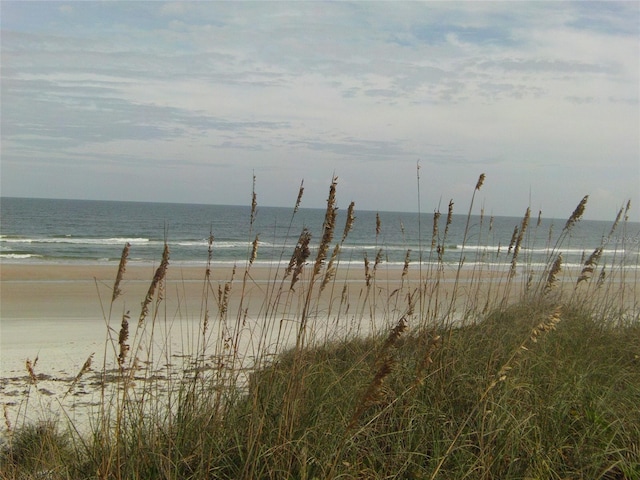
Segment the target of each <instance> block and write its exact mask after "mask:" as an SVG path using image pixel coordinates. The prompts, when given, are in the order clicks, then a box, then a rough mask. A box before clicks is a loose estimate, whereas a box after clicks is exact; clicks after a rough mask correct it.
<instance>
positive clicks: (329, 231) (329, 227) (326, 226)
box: [313, 177, 338, 277]
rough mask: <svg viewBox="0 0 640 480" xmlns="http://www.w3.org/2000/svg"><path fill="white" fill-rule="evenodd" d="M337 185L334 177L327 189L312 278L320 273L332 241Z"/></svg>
mask: <svg viewBox="0 0 640 480" xmlns="http://www.w3.org/2000/svg"><path fill="white" fill-rule="evenodd" d="M337 184H338V177H334V178H333V180H332V182H331V186H330V187H329V198H327V210H326V212H325V216H324V223H323V226H322V231H323V232H322V239H321V240H320V245H319V247H318V254H317V256H316V261H315V263H314V265H313V276H314V277H315V276H316V275H317V274H318V273H320V269H321V268H322V265H323V264H324V261H325V259H326V258H327V252H328V250H329V244H330V243H331V241H332V240H333V233H334V230H335V226H336V211H337V210H338V209H337V208H336V206H335V205H336V186H337Z"/></svg>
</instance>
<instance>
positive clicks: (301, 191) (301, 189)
mask: <svg viewBox="0 0 640 480" xmlns="http://www.w3.org/2000/svg"><path fill="white" fill-rule="evenodd" d="M303 193H304V179H303V180H302V181H301V182H300V189H299V190H298V198H296V206H295V207H293V213H294V214H295V213H297V212H298V209H299V208H300V202H301V201H302V194H303Z"/></svg>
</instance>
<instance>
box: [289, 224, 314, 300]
mask: <svg viewBox="0 0 640 480" xmlns="http://www.w3.org/2000/svg"><path fill="white" fill-rule="evenodd" d="M310 241H311V232H309V230H307V228H306V227H305V228H303V229H302V233H301V234H300V237H299V238H298V243H297V244H296V247H295V248H294V250H293V255H292V256H291V260H290V261H289V265H288V266H287V268H286V269H285V277H287V276H289V275H290V274H291V273H293V276H292V277H291V287H290V288H291V289H293V286H294V285H295V284H296V282H297V281H298V279H299V277H300V274H301V273H302V268H303V267H304V264H305V263H306V261H307V259H308V258H309V255H310V254H311V250H310V249H309V242H310Z"/></svg>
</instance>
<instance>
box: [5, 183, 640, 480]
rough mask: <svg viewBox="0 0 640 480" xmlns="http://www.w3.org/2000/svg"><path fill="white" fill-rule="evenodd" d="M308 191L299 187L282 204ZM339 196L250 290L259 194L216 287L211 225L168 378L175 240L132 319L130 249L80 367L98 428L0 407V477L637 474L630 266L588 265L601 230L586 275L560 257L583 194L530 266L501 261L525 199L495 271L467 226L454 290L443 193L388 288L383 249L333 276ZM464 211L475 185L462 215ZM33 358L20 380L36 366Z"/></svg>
mask: <svg viewBox="0 0 640 480" xmlns="http://www.w3.org/2000/svg"><path fill="white" fill-rule="evenodd" d="M484 180H485V177H484V175H482V176H481V177H480V178H479V179H478V182H477V184H476V187H475V189H474V196H475V192H477V191H478V190H480V188H482V186H483V183H484ZM302 194H303V187H302V185H301V187H300V192H299V195H298V199H297V201H296V206H295V208H294V209H293V212H292V215H295V214H296V212H297V209H298V206H299V204H300V199H301V197H302ZM336 195H337V179H333V181H332V182H331V185H330V189H329V197H328V200H327V209H326V215H325V222H324V225H323V227H322V231H321V232H314V234H317V235H318V238H319V239H320V240H319V243H318V245H315V246H312V245H310V243H311V238H312V237H311V233H310V232H308V231H306V230H303V231H302V232H301V233H300V234H299V236H298V234H294V235H292V237H293V238H294V240H292V242H291V243H292V245H291V246H290V251H289V252H284V251H283V259H286V258H287V257H288V256H290V261H289V262H288V266H284V265H286V264H287V261H286V260H285V261H284V262H282V264H283V267H282V268H276V269H274V270H273V273H272V276H271V278H270V280H269V281H268V283H267V284H266V286H262V289H261V291H262V292H263V295H262V297H261V298H259V299H255V298H252V297H251V295H250V294H249V293H247V292H249V291H250V288H249V287H250V286H251V284H252V275H251V272H252V268H255V267H254V264H253V260H254V259H255V258H256V255H259V246H258V245H259V244H258V241H257V237H256V236H255V233H254V232H253V231H252V226H253V220H254V218H255V212H256V205H257V203H256V195H255V192H253V194H252V210H251V218H250V219H249V232H248V237H249V238H250V239H251V247H250V249H249V251H248V252H247V261H246V263H245V264H244V265H243V266H238V267H237V268H236V269H234V272H233V274H232V276H231V277H230V278H228V279H226V280H225V281H220V282H217V283H216V282H214V281H213V280H212V276H211V272H212V268H213V267H212V263H211V259H212V252H213V251H214V249H215V241H214V238H213V235H211V236H210V243H209V255H208V261H207V265H206V267H205V268H204V271H203V289H202V311H201V314H200V318H199V323H198V332H199V333H198V335H197V341H196V342H194V345H193V351H192V352H191V355H190V356H189V357H188V358H187V359H186V360H185V362H186V363H185V365H184V366H183V367H182V368H181V370H180V373H179V375H178V377H176V376H171V377H169V376H167V377H159V376H157V375H156V373H155V372H156V371H157V370H154V369H153V368H150V366H149V365H152V364H158V365H159V364H162V363H163V361H165V360H166V356H167V346H166V344H164V346H163V342H162V338H160V339H158V338H157V337H158V335H160V333H158V332H161V331H162V329H161V328H160V327H161V326H162V323H163V322H166V321H167V318H166V317H167V316H168V314H167V313H166V311H165V310H163V308H162V306H163V300H164V298H165V296H166V295H168V292H166V291H165V290H166V289H165V287H164V280H165V275H166V271H167V268H170V245H167V246H165V250H164V253H163V256H162V259H161V261H160V264H159V266H158V268H157V270H156V273H155V275H154V277H153V279H152V281H151V284H150V287H149V290H148V293H147V295H146V297H145V298H144V299H143V302H142V307H141V310H140V312H139V314H138V312H131V313H129V312H125V313H123V314H122V315H120V316H116V315H115V314H114V312H116V311H117V308H118V306H119V303H118V302H119V297H120V296H121V295H126V291H123V289H122V288H123V287H122V284H121V281H122V279H123V278H126V262H127V256H128V253H129V248H130V247H129V246H125V248H124V250H123V254H122V261H121V262H120V265H119V268H118V270H117V273H115V274H114V277H115V278H116V280H115V282H114V285H113V288H112V291H111V293H110V295H109V296H110V303H108V307H107V308H105V321H106V323H107V325H108V330H107V332H108V334H107V339H106V342H105V353H106V355H105V361H104V364H103V365H102V366H101V367H95V366H94V367H91V364H90V362H88V363H89V364H88V365H87V363H85V366H84V367H83V368H82V369H81V371H80V372H79V373H78V377H77V379H78V378H79V377H80V376H82V375H83V374H85V373H86V371H87V370H88V369H89V368H94V370H96V369H97V371H98V372H101V376H102V382H101V384H100V386H99V387H98V388H100V389H101V398H102V402H101V405H100V407H99V408H98V409H97V410H96V411H95V412H94V413H93V416H92V421H91V425H90V427H89V428H88V429H83V428H81V427H80V426H77V425H74V424H73V422H70V421H65V420H64V419H58V420H52V419H46V420H45V421H43V422H42V423H37V424H33V423H26V422H23V423H19V422H16V421H15V420H12V418H10V415H8V414H7V410H6V409H5V430H6V432H5V433H6V442H5V444H4V447H3V448H2V452H1V454H0V462H1V463H0V473H1V475H2V477H3V478H7V479H36V478H51V479H131V478H136V479H157V478H166V479H208V478H222V479H236V478H241V479H254V478H255V479H272V478H273V479H314V478H318V479H325V478H331V479H333V478H371V479H382V478H406V479H411V478H414V479H435V478H443V479H453V478H455V479H462V478H465V479H616V480H617V479H632V480H633V479H640V409H639V408H638V405H640V319H639V315H640V310H639V309H638V304H637V301H636V300H635V292H636V290H637V288H636V287H637V284H636V280H635V278H636V276H635V274H632V275H630V274H629V272H628V270H627V269H624V268H622V260H621V263H620V265H608V266H607V272H608V274H607V275H602V274H601V273H599V272H603V271H604V270H603V269H602V266H599V265H598V259H599V254H598V249H599V248H601V247H602V245H596V246H593V248H594V249H595V250H594V253H593V254H592V255H590V256H589V257H588V258H587V259H585V262H584V265H583V266H582V267H581V268H580V270H579V271H577V272H572V271H566V269H563V266H562V257H561V245H562V241H563V236H566V235H568V234H569V232H570V231H571V229H572V228H573V226H574V225H575V224H576V223H577V222H579V221H580V218H581V216H582V214H583V212H584V210H585V206H586V203H587V198H588V197H585V198H584V199H582V201H581V202H580V203H579V204H578V207H577V208H576V210H575V211H574V212H573V214H571V216H570V217H569V219H568V220H567V222H566V224H565V226H564V228H563V230H562V233H561V235H560V238H559V240H558V243H557V244H556V245H550V246H549V249H548V262H547V265H546V266H545V267H544V268H542V269H541V270H540V271H537V272H535V273H532V274H531V276H529V277H526V278H523V279H520V278H518V277H517V276H515V275H514V273H513V272H514V271H515V269H516V268H517V266H518V265H519V263H518V262H520V261H523V259H521V258H519V255H520V253H521V252H520V247H521V246H523V244H524V243H523V242H526V238H527V236H526V233H528V229H530V228H531V226H530V224H531V223H534V222H533V221H532V219H531V212H530V209H527V210H526V213H525V215H524V217H523V220H522V222H521V224H520V225H519V226H518V228H517V230H516V231H514V238H513V242H512V243H513V245H510V246H509V250H510V251H512V253H511V256H510V258H509V261H508V262H506V263H505V265H504V268H503V269H501V270H500V271H499V272H497V274H496V272H484V271H482V267H473V268H472V269H471V270H470V269H468V268H466V267H464V265H463V264H464V258H465V251H464V245H465V244H466V242H467V238H466V234H465V240H464V242H463V247H462V249H461V250H462V251H461V252H460V262H459V265H458V269H457V271H456V273H455V275H454V277H453V278H452V279H451V280H452V284H451V285H448V286H447V285H445V282H444V278H445V274H444V266H443V264H442V263H441V262H442V260H441V259H442V252H443V250H444V248H446V245H447V243H446V237H447V230H448V226H449V224H450V218H451V212H452V206H453V203H452V202H451V203H450V204H449V211H448V215H447V219H446V221H445V225H444V226H442V225H439V221H440V215H439V212H436V213H437V214H436V215H434V223H433V225H432V228H430V229H429V232H430V234H431V238H430V239H426V240H425V241H424V245H425V251H424V252H419V257H420V258H421V259H423V260H425V261H427V259H429V260H431V261H429V262H428V263H424V264H422V263H419V264H418V265H417V266H415V265H411V264H410V261H409V258H410V255H409V252H407V261H406V262H405V266H404V268H403V269H402V270H400V269H398V270H397V271H395V272H393V274H394V275H397V277H398V278H397V280H398V281H397V282H396V284H394V285H393V290H392V291H388V290H386V289H385V286H386V285H385V280H384V279H383V278H382V277H381V276H380V272H381V271H382V266H381V263H382V258H383V257H382V254H381V253H379V254H378V255H377V256H376V258H374V259H367V258H366V257H365V259H364V271H363V272H362V275H361V276H360V278H361V281H360V282H358V284H357V285H355V284H354V282H347V281H346V280H344V279H343V278H341V277H340V276H339V275H338V272H340V268H341V267H340V254H341V247H342V245H343V244H344V243H345V242H347V241H348V235H349V230H350V228H351V225H352V224H353V221H354V218H355V217H354V213H353V212H354V205H353V204H351V205H350V206H349V210H348V215H347V220H346V224H345V225H344V227H342V226H339V225H336V215H335V213H336V208H337V207H336V205H337V200H336ZM474 198H475V197H474ZM473 209H474V205H473V200H472V201H471V205H470V206H469V217H470V216H471V214H472V212H473ZM628 209H629V204H627V205H626V207H625V208H622V209H621V210H620V214H619V215H618V217H617V218H616V219H615V221H614V222H613V224H612V228H611V232H610V233H609V237H611V236H613V235H614V234H615V232H616V231H617V229H620V228H624V227H625V225H624V224H625V222H626V220H625V217H626V214H627V212H628ZM468 228H469V224H468V223H467V230H468ZM376 231H379V226H378V225H376ZM376 240H377V239H376ZM479 241H481V240H479ZM604 242H606V239H603V244H604ZM381 251H382V250H381ZM600 252H601V251H600ZM636 253H637V252H636ZM438 259H440V261H438ZM524 261H526V259H524ZM345 268H346V267H345ZM351 268H353V267H351ZM409 268H415V269H419V275H418V281H417V282H415V281H414V282H413V283H412V282H409V281H408V280H407V278H408V276H407V270H408V269H409ZM487 273H491V275H486V274H487ZM630 277H631V278H630ZM354 289H359V290H358V291H359V292H360V293H359V294H358V295H352V294H350V291H349V290H351V291H353V290H354ZM234 292H237V293H238V294H237V295H236V297H233V293H234ZM351 293H352V292H351ZM234 298H235V300H234ZM256 302H257V304H258V308H256ZM132 318H133V319H134V320H133V321H132V320H131V319H132ZM247 338H248V339H250V340H249V341H247ZM158 340H159V341H158ZM29 364H31V363H29ZM28 373H29V374H28V375H27V376H26V380H25V381H27V382H32V383H35V382H37V381H38V380H37V375H36V374H35V373H34V372H33V368H32V369H31V370H30V371H29V372H28ZM32 373H33V376H31V374H32ZM77 379H76V381H77ZM72 388H73V384H72V385H70V386H69V389H70V390H71V389H72Z"/></svg>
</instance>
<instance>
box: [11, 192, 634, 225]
mask: <svg viewBox="0 0 640 480" xmlns="http://www.w3.org/2000/svg"><path fill="white" fill-rule="evenodd" d="M337 197H338V199H337V204H338V209H339V210H340V211H346V209H347V207H348V206H349V203H350V201H349V203H346V204H345V205H341V204H340V198H339V197H340V194H339V193H338V194H337ZM5 198H12V199H21V200H58V201H72V202H73V201H80V202H113V203H144V204H158V205H163V204H166V205H197V206H219V207H242V208H251V203H250V200H249V201H248V202H247V203H246V204H241V203H238V204H234V203H202V202H179V201H165V200H162V201H152V200H122V199H119V200H118V199H96V198H53V197H23V196H14V195H0V202H1V201H2V200H3V199H5ZM453 201H454V204H455V205H458V204H457V202H455V199H453ZM294 202H295V199H294ZM625 203H626V202H625ZM576 206H577V203H576ZM261 207H262V208H280V209H290V210H293V208H294V203H292V204H291V205H263V204H261V203H260V202H259V200H258V204H257V208H258V209H260V208H261ZM444 207H445V208H444V209H443V208H442V206H441V208H440V209H439V211H440V213H441V215H442V216H446V214H447V207H448V201H447V203H446V204H444ZM463 207H464V208H462V210H459V209H456V207H455V206H454V212H453V214H454V215H456V216H463V217H464V216H467V215H468V213H469V211H468V208H469V206H468V205H466V206H463ZM299 208H300V209H307V210H324V209H325V208H326V205H324V206H322V205H319V206H305V205H304V200H303V201H302V202H301V203H300V206H299ZM480 208H481V207H480V206H478V204H474V211H472V212H471V215H472V216H473V217H479V216H480V211H479V209H480ZM526 208H527V207H526V206H525V207H524V210H526ZM622 208H623V209H624V205H623V206H622ZM588 209H589V204H588V202H587V208H586V210H585V214H584V215H583V217H582V219H584V220H587V221H593V222H613V221H614V220H615V217H616V215H617V212H615V213H613V214H612V216H611V218H592V217H590V216H589V214H588ZM631 209H633V205H632V206H631ZM358 211H361V212H367V213H375V212H380V213H415V214H418V213H420V214H421V215H426V216H429V215H433V213H434V212H435V210H429V211H425V210H421V211H420V212H418V209H417V208H416V209H415V210H393V209H391V210H379V209H370V208H358V202H355V213H356V214H357V212H358ZM572 212H573V210H572V211H571V212H567V215H566V217H562V216H545V214H544V211H542V216H541V218H542V219H543V220H553V221H556V220H566V219H567V218H569V217H570V216H571V214H572ZM538 213H539V211H537V210H535V211H534V209H531V218H536V219H537V217H538ZM484 216H485V218H490V217H500V218H522V217H523V216H524V211H523V214H522V215H503V214H496V213H490V212H487V211H485V212H484ZM621 221H622V219H621ZM629 223H634V224H636V223H637V224H640V221H639V220H634V219H633V216H632V215H629ZM0 226H1V218H0ZM0 231H1V228H0Z"/></svg>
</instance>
